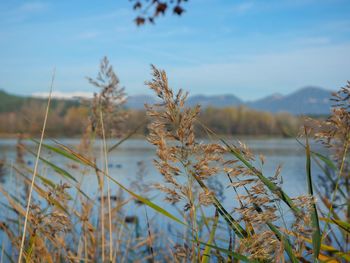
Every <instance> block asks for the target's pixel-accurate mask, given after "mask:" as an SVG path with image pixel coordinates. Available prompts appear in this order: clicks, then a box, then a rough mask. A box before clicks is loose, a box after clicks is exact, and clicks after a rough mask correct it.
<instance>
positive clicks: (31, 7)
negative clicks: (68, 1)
mask: <svg viewBox="0 0 350 263" xmlns="http://www.w3.org/2000/svg"><path fill="white" fill-rule="evenodd" d="M47 8H48V4H47V3H44V2H27V3H24V4H22V5H21V6H19V8H18V12H21V13H37V12H42V11H45V10H46V9H47Z"/></svg>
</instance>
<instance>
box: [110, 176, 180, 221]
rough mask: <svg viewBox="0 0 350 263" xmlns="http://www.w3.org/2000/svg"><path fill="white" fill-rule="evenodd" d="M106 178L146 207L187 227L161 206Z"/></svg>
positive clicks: (112, 179)
mask: <svg viewBox="0 0 350 263" xmlns="http://www.w3.org/2000/svg"><path fill="white" fill-rule="evenodd" d="M104 175H105V176H106V177H108V178H109V179H110V180H111V181H112V182H114V183H115V184H117V185H118V186H119V187H120V188H122V189H123V190H124V191H126V192H128V193H129V194H130V195H131V196H133V197H134V198H136V199H137V200H139V201H140V202H142V203H144V204H145V205H147V206H149V207H150V208H152V209H153V210H155V211H157V212H158V213H160V214H162V215H164V216H166V217H168V218H170V219H172V220H174V221H176V222H178V223H180V224H182V225H185V226H187V224H186V223H184V222H182V221H181V220H180V219H178V218H177V217H175V216H174V215H172V214H171V213H169V212H168V211H166V210H165V209H163V208H161V207H160V206H158V205H156V204H155V203H153V202H152V201H150V200H148V199H146V198H144V197H142V196H140V195H138V194H136V193H134V192H133V191H131V190H129V189H127V188H126V187H125V186H123V185H122V184H121V183H119V182H118V181H117V180H115V179H114V178H113V177H111V176H109V175H107V174H104Z"/></svg>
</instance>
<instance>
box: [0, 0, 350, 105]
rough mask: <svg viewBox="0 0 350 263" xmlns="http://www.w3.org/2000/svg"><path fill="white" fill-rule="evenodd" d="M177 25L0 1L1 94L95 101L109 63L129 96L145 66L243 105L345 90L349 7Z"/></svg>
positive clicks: (225, 14)
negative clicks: (302, 91)
mask: <svg viewBox="0 0 350 263" xmlns="http://www.w3.org/2000/svg"><path fill="white" fill-rule="evenodd" d="M185 8H186V13H185V14H184V16H182V17H175V16H173V15H170V14H169V15H167V16H166V17H164V18H159V19H158V20H157V22H156V25H155V26H152V25H146V26H143V27H136V26H135V25H134V23H133V19H134V18H135V16H136V13H134V12H133V11H132V5H131V4H130V2H129V1H128V0H113V1H112V0H96V1H93V0H91V1H82V0H75V1H64V0H61V1H16V0H13V1H4V0H2V1H0V58H1V60H0V61H1V63H0V89H4V90H6V91H9V92H12V93H16V94H23V95H28V94H33V93H38V92H47V90H48V86H49V83H50V79H51V72H52V69H53V68H54V67H56V81H55V85H54V89H55V90H56V91H60V92H65V93H69V92H92V91H94V90H95V89H94V87H92V86H90V85H89V84H88V82H87V81H86V79H85V77H86V76H92V77H94V76H95V75H96V73H97V70H98V65H99V61H100V59H101V58H102V57H103V56H105V55H107V56H108V57H109V59H110V61H111V63H112V64H113V66H114V68H115V71H116V72H117V74H118V76H119V78H120V80H121V83H122V85H123V86H125V88H126V91H127V93H128V94H150V93H151V92H150V91H149V90H148V89H147V87H145V86H144V81H145V80H149V79H150V74H149V73H150V67H149V65H150V64H151V63H152V64H155V65H156V66H158V67H160V68H163V69H165V70H166V71H167V72H168V75H169V79H170V83H171V84H172V86H173V87H174V88H183V89H185V90H188V91H190V93H191V94H235V95H237V96H238V97H240V98H242V99H245V100H249V99H256V98H261V97H263V96H266V95H269V94H271V93H282V94H288V93H291V92H293V91H294V90H296V89H298V88H301V87H303V86H308V85H314V86H320V87H324V88H328V89H337V88H339V87H340V86H343V85H345V84H346V81H347V80H350V74H349V73H350V70H349V69H350V16H349V14H350V1H349V0H266V1H262V0H259V1H249V0H247V1H238V0H237V1H236V0H190V1H189V3H188V4H186V5H185Z"/></svg>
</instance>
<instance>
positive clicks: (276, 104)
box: [126, 87, 332, 115]
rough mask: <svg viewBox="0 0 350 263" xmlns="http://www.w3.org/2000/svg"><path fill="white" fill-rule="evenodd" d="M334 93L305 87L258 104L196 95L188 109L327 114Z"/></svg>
mask: <svg viewBox="0 0 350 263" xmlns="http://www.w3.org/2000/svg"><path fill="white" fill-rule="evenodd" d="M331 94H332V91H330V90H325V89H322V88H318V87H305V88H302V89H299V90H297V91H295V92H293V93H290V94H288V95H281V94H273V95H271V96H267V97H265V98H262V99H258V100H255V101H243V100H241V99H240V98H238V97H236V96H235V95H232V94H226V95H213V96H207V95H194V96H190V97H189V98H188V100H187V106H194V105H197V104H199V105H201V106H202V108H206V107H215V108H223V107H231V106H232V107H237V106H247V107H249V108H252V109H256V110H259V111H268V112H272V113H278V112H288V113H291V114H295V115H302V114H308V115H324V114H329V112H330V107H331V101H330V97H331ZM127 101H128V102H127V104H126V106H127V107H128V108H133V109H142V108H143V105H144V103H155V102H157V100H156V98H154V97H152V96H149V95H137V96H129V97H128V100H127Z"/></svg>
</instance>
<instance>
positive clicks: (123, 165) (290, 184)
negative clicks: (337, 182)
mask: <svg viewBox="0 0 350 263" xmlns="http://www.w3.org/2000/svg"><path fill="white" fill-rule="evenodd" d="M59 141H60V142H61V143H63V144H65V145H68V146H70V147H73V148H74V147H76V146H77V145H78V144H79V140H76V139H61V140H59ZM243 141H244V142H245V143H246V144H247V145H248V146H249V147H250V149H251V150H252V152H253V153H255V154H257V155H258V154H263V155H264V156H265V157H266V161H265V165H264V167H263V173H264V174H265V175H266V176H273V175H274V174H275V171H276V168H277V167H278V165H282V172H281V175H282V177H283V189H284V190H285V191H286V192H287V193H288V194H289V195H290V196H297V195H300V194H304V193H307V181H306V173H305V154H304V149H303V148H302V147H301V146H300V145H299V144H298V143H297V142H296V140H295V139H246V140H243ZM115 142H116V141H109V142H108V144H109V145H113V144H114V143H115ZM47 143H49V144H50V143H52V141H47ZM26 144H27V146H28V147H29V148H32V149H33V150H34V151H35V145H33V144H32V143H30V142H27V143H26ZM15 145H16V140H14V139H0V158H1V159H3V158H5V159H6V161H7V163H14V162H15V158H16V147H15ZM101 147H102V146H101V142H100V141H97V142H96V144H95V149H94V150H95V151H96V155H99V154H101ZM312 149H313V150H315V151H319V152H324V150H322V149H321V148H320V147H319V146H316V145H313V147H312ZM43 156H45V158H47V159H49V160H50V161H52V162H53V163H55V164H56V165H57V166H60V167H62V168H64V169H67V170H69V171H70V172H71V173H72V174H73V175H74V176H75V177H76V179H77V180H78V181H80V182H82V189H83V190H84V191H85V192H86V193H87V194H88V195H89V196H92V197H96V198H97V196H96V195H95V193H96V190H97V186H98V184H97V180H96V175H95V173H94V171H91V170H90V171H87V172H86V173H85V174H82V173H81V172H80V171H78V170H76V169H72V168H71V164H72V162H71V161H69V160H67V159H64V158H63V157H61V156H59V155H57V154H52V153H50V152H48V151H46V150H44V151H43ZM154 158H155V148H154V147H153V146H152V145H150V144H149V143H148V142H146V141H145V140H142V139H132V140H128V141H126V142H124V143H123V144H121V145H120V146H119V147H118V149H116V150H114V151H113V152H111V153H110V155H109V173H110V175H111V176H113V177H114V178H115V179H116V180H118V181H119V182H120V183H122V184H124V185H125V186H127V187H131V186H130V184H131V182H132V181H133V180H135V175H136V174H137V172H138V170H139V168H138V165H137V163H138V162H140V161H143V162H144V163H145V165H146V173H145V182H147V183H149V184H151V183H155V182H161V181H162V176H161V175H160V174H159V172H158V171H157V170H156V169H155V167H154V166H153V159H154ZM25 160H26V162H27V164H28V166H30V167H31V168H33V167H34V157H33V156H30V155H29V154H27V155H26V156H25ZM98 162H99V161H98ZM101 167H102V165H101ZM312 168H313V176H314V180H315V183H317V175H318V174H319V172H320V170H319V169H318V167H316V166H315V165H313V167H312ZM39 174H41V175H44V176H47V177H49V178H50V179H52V180H54V181H57V182H59V181H60V180H62V179H60V177H58V176H57V175H55V173H54V172H53V171H51V170H50V169H49V168H48V167H47V166H46V165H44V164H41V165H40V167H39ZM13 175H14V173H13V172H12V171H11V170H9V169H8V170H7V171H6V175H5V176H4V177H3V178H2V181H3V182H2V185H3V186H5V188H6V189H7V190H8V191H11V192H13V193H15V192H18V191H21V189H18V179H16V178H15V177H14V176H13ZM217 179H218V181H219V182H220V183H221V184H222V185H223V186H224V192H223V195H224V196H225V200H224V203H225V205H227V207H232V202H236V198H235V195H234V193H233V191H232V189H231V188H227V187H226V186H227V185H228V181H227V177H226V176H225V175H219V176H217ZM111 187H112V194H114V193H116V192H117V189H118V187H117V186H116V185H115V184H113V183H112V184H111ZM71 191H73V190H71ZM140 194H142V193H140ZM125 196H127V194H126V193H125ZM148 197H151V198H152V200H153V201H154V202H155V203H157V204H159V205H161V206H162V207H164V208H166V209H169V210H171V211H172V212H174V213H177V212H178V211H177V210H176V209H175V208H173V207H172V206H170V205H169V204H167V203H165V202H164V201H163V199H164V196H163V195H162V194H160V193H158V192H151V193H149V196H148ZM0 200H4V197H3V196H2V195H1V194H0ZM2 209H3V208H2ZM141 210H142V211H143V209H141ZM134 212H135V210H134V209H132V208H129V211H126V213H127V214H133V213H134Z"/></svg>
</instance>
